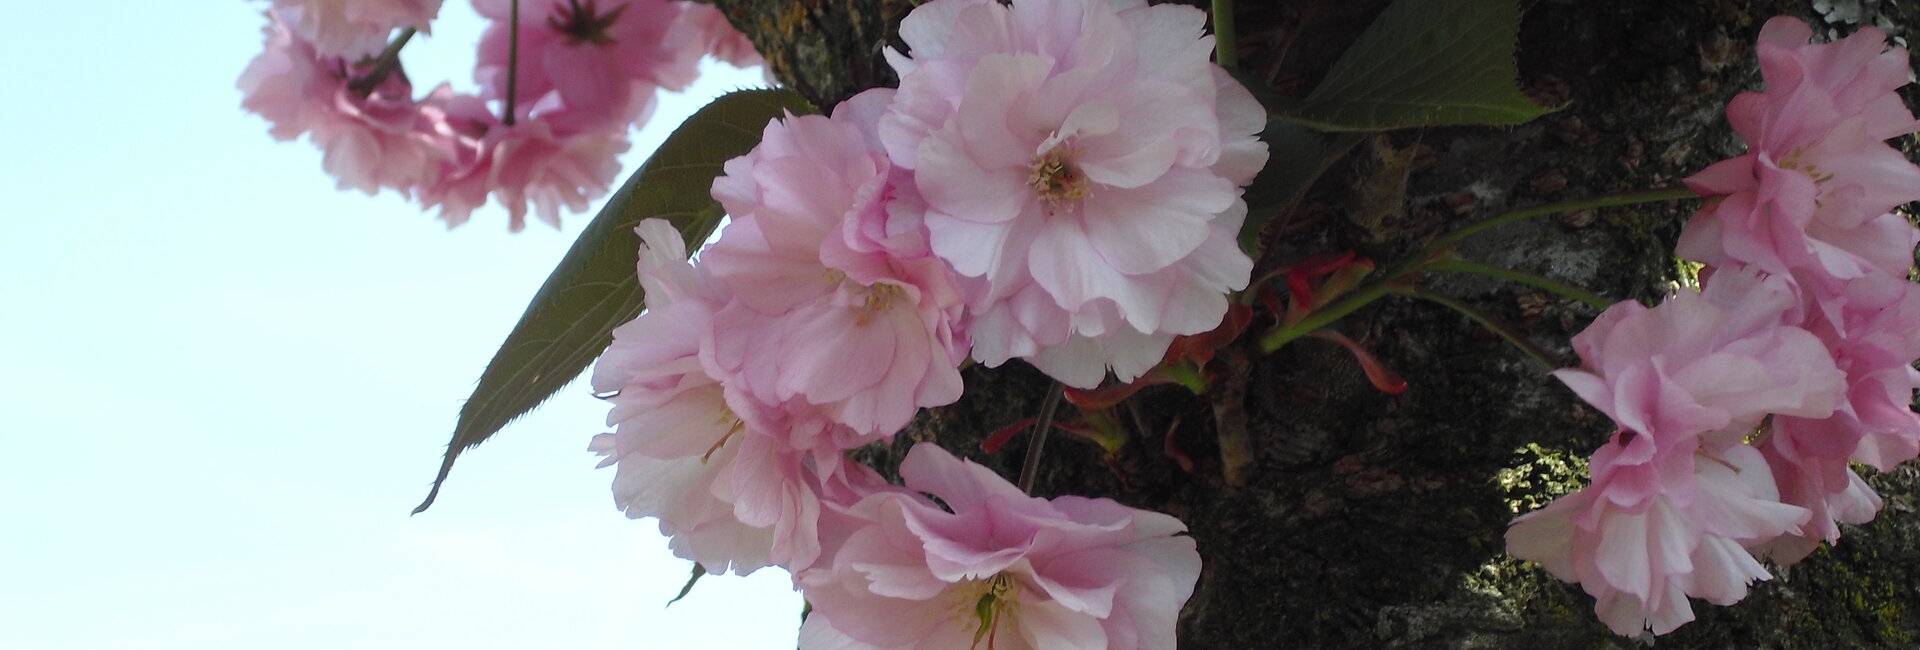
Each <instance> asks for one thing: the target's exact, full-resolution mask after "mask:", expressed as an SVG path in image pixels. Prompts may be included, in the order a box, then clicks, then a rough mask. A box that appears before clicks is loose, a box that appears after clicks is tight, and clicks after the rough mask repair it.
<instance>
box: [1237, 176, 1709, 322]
mask: <svg viewBox="0 0 1920 650" xmlns="http://www.w3.org/2000/svg"><path fill="white" fill-rule="evenodd" d="M1694 196H1697V195H1696V194H1694V193H1693V190H1689V189H1687V188H1684V187H1665V188H1659V189H1652V190H1643V191H1639V192H1626V193H1622V194H1606V195H1602V196H1595V197H1589V198H1584V199H1575V200H1572V201H1562V202H1559V203H1548V204H1546V205H1538V206H1533V207H1530V208H1521V209H1519V210H1514V211H1511V212H1507V213H1504V214H1500V215H1498V216H1494V217H1491V218H1488V219H1486V220H1483V221H1478V222H1475V223H1473V224H1470V225H1468V226H1467V227H1465V228H1461V229H1459V230H1456V231H1453V232H1450V233H1447V234H1445V235H1441V236H1440V237H1437V238H1435V239H1434V240H1433V241H1432V242H1430V243H1428V244H1427V245H1426V247H1425V248H1422V249H1420V252H1418V253H1415V254H1414V255H1413V257H1411V258H1408V259H1407V261H1405V262H1401V263H1400V265H1399V266H1395V267H1394V268H1393V269H1392V270H1389V271H1387V272H1386V274H1385V275H1383V276H1381V278H1380V279H1379V280H1377V281H1375V282H1373V283H1371V284H1368V285H1365V286H1362V287H1360V288H1358V289H1355V290H1354V291H1353V293H1350V294H1347V295H1346V296H1345V297H1343V298H1341V299H1339V300H1336V301H1334V302H1333V303H1331V304H1328V305H1326V306H1324V307H1321V308H1319V309H1315V310H1314V311H1313V313H1311V314H1308V315H1307V317H1306V318H1303V319H1301V320H1300V322H1298V323H1294V324H1293V325H1288V326H1285V327H1281V328H1279V329H1276V330H1274V331H1273V332H1271V333H1269V334H1267V335H1266V337H1264V338H1262V339H1260V349H1261V350H1264V351H1266V352H1273V351H1274V350H1278V349H1280V347H1281V346H1283V345H1286V344H1287V343H1290V342H1292V341H1293V340H1294V339H1297V338H1300V337H1302V336H1306V335H1307V333H1309V332H1312V331H1314V330H1317V329H1320V328H1322V327H1326V326H1328V325H1331V324H1333V322H1334V321H1336V320H1339V319H1340V318H1341V317H1344V316H1346V315H1347V314H1351V313H1353V312H1354V311H1356V310H1358V309H1360V308H1361V307H1365V306H1367V305H1368V304H1369V303H1372V302H1373V301H1375V300H1379V299H1380V297H1381V296H1385V295H1387V294H1388V293H1392V292H1399V293H1406V292H1407V289H1403V288H1401V287H1403V286H1405V285H1407V284H1408V283H1407V281H1406V278H1407V276H1409V275H1412V274H1414V273H1417V272H1419V271H1422V270H1426V269H1429V268H1434V265H1436V264H1444V263H1446V262H1447V260H1448V259H1449V258H1448V257H1445V256H1444V254H1445V253H1446V252H1447V250H1448V249H1450V248H1452V247H1453V246H1454V245H1455V244H1458V243H1460V241H1461V240H1463V239H1466V238H1467V237H1471V236H1473V235H1474V234H1475V233H1479V232H1481V231H1483V230H1486V229H1488V228H1493V227H1495V226H1500V225H1503V224H1507V223H1511V222H1514V221H1519V220H1521V219H1526V218H1528V217H1537V216H1540V215H1546V214H1555V213H1560V212H1569V211H1573V210H1585V209H1588V208H1604V207H1613V206H1621V205H1632V204H1635V203H1652V202H1657V201H1675V200H1680V199H1686V198H1692V197H1694ZM1462 264H1470V263H1466V262H1462ZM1480 268H1484V269H1494V268H1495V267H1479V268H1476V269H1475V270H1474V271H1467V270H1466V269H1465V268H1454V269H1447V270H1455V271H1463V272H1479V269H1480ZM1497 270H1499V271H1501V272H1504V273H1511V274H1515V275H1521V274H1518V273H1517V272H1511V271H1506V270H1505V269H1497ZM1497 277H1507V276H1504V275H1503V276H1497ZM1528 277H1531V276H1528ZM1508 279H1511V280H1515V281H1521V282H1524V281H1525V280H1521V279H1520V278H1519V277H1508ZM1542 282H1545V280H1542ZM1529 284H1531V283H1529ZM1535 286H1542V285H1537V284H1536V285H1535ZM1556 286H1558V285H1556ZM1542 288H1547V287H1545V286H1542ZM1566 288H1567V289H1569V290H1574V291H1578V290H1577V289H1572V288H1571V287H1566ZM1582 293H1584V292H1582ZM1587 298H1591V299H1599V298H1598V297H1597V296H1592V295H1591V294H1589V295H1588V296H1587ZM1587 298H1583V299H1582V300H1587ZM1589 303H1590V304H1592V302H1591V300H1589ZM1606 304H1611V303H1608V302H1606V301H1604V300H1603V301H1602V303H1601V304H1598V305H1597V306H1599V307H1601V308H1602V309H1604V308H1605V307H1606ZM1462 306H1464V305H1462ZM1489 329H1492V327H1491V326H1490V327H1489ZM1496 331H1497V330H1496Z"/></svg>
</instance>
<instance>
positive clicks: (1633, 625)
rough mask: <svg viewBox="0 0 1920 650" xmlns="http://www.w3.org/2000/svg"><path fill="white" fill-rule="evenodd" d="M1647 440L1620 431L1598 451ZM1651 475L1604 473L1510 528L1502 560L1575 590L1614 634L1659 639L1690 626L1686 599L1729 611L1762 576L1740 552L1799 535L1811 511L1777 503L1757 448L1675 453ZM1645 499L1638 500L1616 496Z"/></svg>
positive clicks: (1645, 449) (1643, 446)
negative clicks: (1529, 564)
mask: <svg viewBox="0 0 1920 650" xmlns="http://www.w3.org/2000/svg"><path fill="white" fill-rule="evenodd" d="M1647 438H1648V436H1641V435H1637V434H1634V433H1633V432H1631V431H1627V430H1623V431H1621V432H1620V433H1618V434H1615V436H1614V439H1613V440H1612V441H1611V442H1609V443H1608V445H1607V447H1606V448H1604V449H1603V450H1602V451H1603V453H1604V452H1605V451H1607V450H1608V449H1612V448H1615V447H1620V448H1622V450H1621V451H1620V452H1619V454H1620V455H1623V456H1624V455H1634V454H1644V453H1649V452H1650V451H1651V449H1650V448H1651V447H1652V446H1654V443H1652V442H1649V441H1647ZM1673 451H1674V453H1672V454H1671V455H1670V456H1669V457H1670V458H1671V459H1673V460H1674V461H1677V462H1669V463H1664V464H1665V465H1667V466H1666V467H1663V468H1661V471H1660V472H1657V473H1607V472H1604V471H1603V469H1602V467H1601V462H1602V461H1601V456H1599V455H1596V457H1595V459H1594V463H1595V470H1594V471H1595V474H1594V484H1593V485H1592V486H1590V487H1588V488H1586V489H1583V490H1580V491H1579V492H1575V493H1573V494H1570V495H1567V496H1564V497H1561V498H1559V499H1557V500H1555V501H1554V502H1553V503H1551V504H1548V505H1547V507H1545V508H1542V509H1540V510H1538V511H1535V512H1531V513H1527V514H1526V515H1522V516H1521V517H1520V518H1518V519H1515V520H1514V522H1513V527H1512V528H1510V529H1508V531H1507V551H1508V552H1509V553H1512V554H1513V556H1514V557H1517V558H1520V559H1523V560H1532V561H1535V562H1539V563H1540V564H1541V565H1542V566H1543V567H1545V568H1546V569H1547V571H1549V572H1551V573H1553V575H1554V576H1556V577H1558V578H1560V579H1562V580H1566V581H1569V582H1578V583H1580V586H1581V587H1582V588H1583V589H1585V590H1586V592H1587V593H1588V594H1591V595H1593V597H1594V599H1595V603H1594V612H1595V613H1596V614H1598V615H1599V616H1600V620H1601V621H1602V622H1604V623H1606V624H1607V627H1608V628H1611V629H1612V630H1613V631H1614V632H1615V633H1617V634H1621V635H1625V636H1637V635H1639V634H1640V632H1641V631H1642V630H1647V629H1651V630H1653V633H1654V634H1666V633H1667V632H1671V631H1673V630H1674V628H1677V627H1679V626H1680V625H1681V624H1683V623H1686V622H1687V621H1691V620H1693V608H1692V607H1690V606H1689V605H1688V604H1687V598H1688V597H1689V596H1692V597H1696V598H1702V599H1705V600H1707V601H1708V602H1712V603H1714V604H1717V605H1731V604H1733V603H1735V602H1737V601H1739V600H1740V599H1741V598H1743V597H1745V596H1746V593H1747V585H1749V584H1751V583H1752V582H1754V581H1756V580H1766V579H1768V578H1769V577H1770V576H1769V575H1768V573H1767V571H1766V568H1765V567H1762V566H1761V565H1760V563H1759V562H1758V561H1757V560H1755V559H1754V557H1753V555H1752V554H1751V553H1750V552H1749V551H1748V550H1747V547H1750V546H1755V545H1758V544H1760V543H1762V542H1765V541H1766V540H1770V539H1773V538H1775V537H1777V536H1779V535H1781V534H1783V533H1788V532H1796V531H1797V530H1798V529H1797V528H1796V526H1798V524H1799V523H1800V522H1802V521H1804V520H1805V519H1806V518H1807V511H1806V510H1804V509H1802V508H1798V507H1795V506H1790V505H1785V504H1782V503H1780V502H1779V495H1778V493H1777V491H1776V490H1775V487H1774V484H1773V478H1772V476H1771V475H1770V474H1769V472H1768V469H1767V465H1766V461H1765V460H1764V459H1762V458H1761V457H1760V453H1759V451H1758V450H1755V449H1754V448H1752V447H1748V446H1745V445H1738V444H1736V445H1731V446H1728V447H1726V448H1724V449H1722V450H1720V451H1719V452H1718V453H1709V452H1707V451H1704V450H1691V451H1689V450H1682V449H1676V450H1673ZM1621 492H1626V493H1631V494H1634V495H1645V496H1642V497H1640V498H1638V499H1636V500H1634V501H1625V500H1622V499H1620V498H1618V493H1621Z"/></svg>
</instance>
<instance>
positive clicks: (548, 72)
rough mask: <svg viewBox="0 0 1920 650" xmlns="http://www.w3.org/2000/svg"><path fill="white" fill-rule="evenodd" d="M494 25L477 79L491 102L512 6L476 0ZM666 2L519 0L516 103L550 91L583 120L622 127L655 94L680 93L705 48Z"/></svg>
mask: <svg viewBox="0 0 1920 650" xmlns="http://www.w3.org/2000/svg"><path fill="white" fill-rule="evenodd" d="M474 8H475V9H477V10H478V11H479V12H480V14H481V15H482V16H485V17H487V18H489V19H491V20H492V21H493V23H492V25H491V26H490V27H488V29H487V32H486V34H484V35H483V36H482V37H481V39H480V54H479V64H478V67H477V68H476V69H475V72H474V74H475V77H476V78H477V79H478V80H479V81H480V84H481V86H482V87H483V88H484V89H485V93H484V96H485V97H486V98H487V99H489V100H499V99H504V98H505V97H506V94H507V64H508V62H509V60H510V56H509V54H510V50H511V47H510V46H511V45H512V42H511V38H510V36H511V34H510V32H511V29H510V25H511V21H510V18H511V14H512V10H511V3H510V2H509V1H508V0H477V1H476V2H475V3H474ZM682 10H683V3H679V2H669V1H667V0H624V1H621V0H523V1H522V2H521V3H520V30H519V31H520V42H519V47H520V50H519V52H520V69H519V76H518V78H517V79H516V80H515V87H514V90H515V98H514V100H515V102H516V103H518V104H519V105H521V106H532V105H535V104H537V103H540V102H542V101H543V100H546V99H547V97H548V94H549V93H552V94H554V95H556V96H557V97H558V99H559V103H560V104H562V105H564V106H565V107H567V108H568V109H570V110H571V111H574V112H575V113H576V114H577V115H579V116H582V118H583V119H585V118H586V117H588V116H591V117H592V118H596V119H599V120H605V121H607V122H618V123H620V128H625V124H627V123H630V122H635V121H641V120H644V117H645V116H646V115H647V114H649V113H650V112H651V111H652V107H653V103H654V94H655V93H654V91H655V90H656V89H659V88H665V89H668V90H679V89H682V88H685V87H686V86H687V84H690V83H692V82H693V79H694V77H696V76H697V75H698V74H699V67H698V66H699V62H700V56H701V54H703V53H704V48H705V47H706V45H707V43H706V41H705V40H703V35H702V33H701V30H700V28H699V27H698V26H696V25H693V24H690V23H686V22H684V21H682V20H681V12H682Z"/></svg>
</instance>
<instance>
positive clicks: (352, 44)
mask: <svg viewBox="0 0 1920 650" xmlns="http://www.w3.org/2000/svg"><path fill="white" fill-rule="evenodd" d="M440 3H441V0H272V4H273V11H274V13H277V14H279V15H280V17H281V18H282V19H284V20H285V21H286V22H287V23H288V25H289V26H290V27H291V28H292V29H293V31H294V32H296V33H298V34H300V38H301V39H302V40H305V41H307V42H309V43H312V44H313V46H314V48H315V49H316V50H318V51H319V52H320V54H321V55H322V56H328V57H342V58H345V59H347V60H348V61H349V62H358V60H359V59H361V58H364V57H370V56H373V55H374V54H375V53H378V52H379V51H380V49H381V48H382V47H384V46H385V45H386V44H387V38H388V36H390V35H391V34H392V33H393V30H395V29H400V28H406V27H412V28H415V29H418V30H420V31H421V32H422V33H425V32H427V31H429V30H428V26H429V24H430V23H432V22H433V18H434V16H436V15H439V13H440Z"/></svg>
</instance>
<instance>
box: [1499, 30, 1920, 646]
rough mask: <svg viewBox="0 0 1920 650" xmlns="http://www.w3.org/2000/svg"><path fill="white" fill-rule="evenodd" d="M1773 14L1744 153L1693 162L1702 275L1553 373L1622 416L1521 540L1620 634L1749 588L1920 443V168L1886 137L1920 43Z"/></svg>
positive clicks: (1695, 236)
mask: <svg viewBox="0 0 1920 650" xmlns="http://www.w3.org/2000/svg"><path fill="white" fill-rule="evenodd" d="M1811 36H1812V30H1810V29H1809V28H1808V27H1807V26H1806V25H1805V24H1804V23H1801V22H1800V21H1798V20H1795V19H1792V18H1775V19H1773V20H1772V21H1769V22H1768V23H1767V24H1766V26H1765V27H1764V28H1763V29H1762V30H1761V33H1760V37H1759V41H1758V51H1759V59H1760V68H1761V72H1762V75H1763V76H1764V78H1765V83H1766V91H1765V92H1763V93H1746V94H1742V95H1740V96H1739V97H1737V98H1735V99H1734V100H1733V102H1732V103H1731V104H1730V105H1729V106H1728V109H1727V115H1728V119H1729V121H1730V122H1731V124H1732V126H1733V128H1734V130H1735V131H1736V132H1737V133H1739V135H1740V136H1741V137H1742V138H1744V139H1745V141H1746V142H1747V144H1748V146H1749V152H1748V153H1746V154H1744V155H1742V156H1739V157H1736V158H1733V159H1730V160H1725V161H1721V162H1719V163H1716V164H1714V165H1713V166H1711V167H1708V168H1707V169H1705V170H1703V171H1701V172H1700V173H1699V174H1697V175H1695V176H1694V177H1692V178H1690V179H1688V181H1687V182H1688V185H1689V186H1690V187H1691V188H1693V189H1694V190H1695V191H1696V192H1698V193H1700V194H1701V195H1702V196H1703V197H1706V199H1707V202H1706V204H1705V206H1704V207H1703V208H1701V210H1700V211H1699V212H1698V213H1697V214H1696V215H1695V216H1694V217H1693V218H1692V219H1691V220H1690V221H1689V222H1688V223H1687V225H1686V227H1685V229H1684V230H1683V232H1682V234H1681V238H1680V242H1679V245H1678V249H1677V252H1678V253H1679V255H1680V256H1681V257H1684V258H1687V259H1692V260H1696V261H1698V262H1702V263H1704V264H1705V265H1706V266H1705V268H1703V269H1702V271H1701V274H1700V275H1701V278H1702V286H1701V287H1700V288H1698V289H1697V290H1694V289H1681V290H1680V291H1679V292H1678V293H1676V294H1674V295H1672V296H1670V297H1669V298H1668V299H1667V300H1666V301H1665V302H1664V303H1662V304H1661V305H1659V306H1657V307H1653V308H1647V307H1644V306H1642V305H1640V304H1638V303H1632V302H1626V303H1620V304H1616V305H1614V306H1613V307H1612V308H1609V309H1608V310H1607V311H1606V312H1605V313H1603V314H1601V315H1600V317H1599V318H1598V319H1597V320H1595V321H1594V323H1593V324H1592V325H1591V326H1590V327H1588V329H1587V330H1586V331H1584V332H1581V333H1580V334H1579V335H1578V336H1576V337H1574V349H1575V350H1576V351H1577V352H1578V353H1579V355H1580V358H1581V360H1582V361H1583V365H1582V367H1580V368H1577V369H1565V370H1560V371H1558V372H1556V373H1555V375H1556V376H1557V377H1558V378H1559V379H1560V380H1561V381H1562V382H1564V383H1566V385H1567V386H1568V387H1570V388H1572V389H1573V390H1574V392H1576V393H1578V394H1579V395H1580V397H1581V398H1582V399H1584V400H1586V401H1587V402H1589V403H1591V404H1593V405H1594V406H1595V407H1596V408H1598V409H1599V410H1601V411H1602V412H1604V413H1606V414H1607V415H1608V416H1609V417H1611V418H1612V419H1613V421H1614V423H1615V424H1617V425H1618V426H1619V430H1618V431H1617V432H1616V433H1614V434H1613V437H1612V438H1611V439H1610V440H1609V442H1608V443H1607V444H1606V445H1605V446H1603V447H1601V448H1600V450H1599V451H1597V452H1595V453H1594V455H1593V458H1592V463H1591V468H1592V475H1593V483H1592V484H1591V485H1590V486H1589V487H1587V488H1586V489H1583V490H1581V491H1579V492H1576V493H1574V494H1571V495H1568V496H1565V497H1562V498H1561V499H1559V500H1556V501H1554V502H1553V503H1551V504H1549V505H1548V506H1547V507H1545V508H1543V509H1541V510H1539V511H1536V512H1533V513H1529V514H1527V515H1524V516H1522V517H1520V518H1518V519H1516V520H1515V521H1514V524H1513V526H1512V528H1511V529H1510V530H1509V531H1508V533H1507V543H1508V548H1509V550H1510V551H1511V552H1512V553H1513V555H1514V556H1516V557H1519V558H1522V559H1528V560H1535V561H1538V562H1540V563H1541V564H1542V565H1544V566H1545V567H1546V569H1547V570H1548V571H1550V572H1552V573H1553V574H1554V575H1556V576H1558V577H1560V578H1561V579H1564V580H1568V581H1575V582H1579V583H1580V584H1581V586H1582V587H1584V588H1585V590H1586V591H1587V592H1588V593H1589V594H1592V595H1593V596H1594V598H1595V599H1596V603H1595V611H1596V612H1597V613H1598V614H1599V616H1600V618H1601V620H1603V621H1604V622H1605V623H1606V624H1607V625H1608V626H1609V627H1610V628H1612V629H1613V630H1614V631H1615V632H1617V633H1620V634H1623V635H1636V634H1640V633H1642V631H1643V630H1649V629H1650V630H1652V631H1653V633H1655V634H1664V633H1666V632H1669V631H1671V630H1673V629H1674V628H1676V627H1678V626H1679V625H1681V624H1683V623H1686V622H1687V621H1690V620H1693V611H1692V609H1691V607H1690V606H1689V604H1688V598H1689V597H1692V598H1701V599H1704V600H1706V601H1708V602H1711V603H1714V604H1718V605H1728V604H1732V603H1733V602H1735V601H1738V600H1740V599H1741V598H1742V597H1744V596H1745V595H1746V593H1747V587H1748V585H1749V584H1751V583H1752V582H1753V581H1756V580H1766V579H1768V577H1769V574H1768V572H1767V569H1766V568H1765V567H1764V566H1762V565H1761V564H1760V561H1759V560H1760V559H1771V560H1773V561H1774V562H1777V563H1780V564H1791V563H1793V562H1797V561H1799V560H1801V559H1802V558H1805V557H1806V556H1807V555H1808V554H1809V553H1811V552H1812V551H1813V550H1814V549H1815V548H1817V547H1818V545H1819V544H1820V543H1821V542H1829V543H1830V542H1834V541H1837V540H1838V539H1839V537H1840V528H1839V524H1842V523H1847V524H1859V523H1864V522H1866V521H1868V520H1870V519H1872V518H1873V516H1874V514H1875V512H1876V511H1878V510H1879V508H1880V505H1881V503H1880V499H1879V497H1878V496H1877V495H1876V494H1875V493H1874V492H1873V490H1872V489H1871V488H1870V487H1869V486H1868V485H1867V484H1866V483H1865V481H1863V480H1862V479H1861V478H1860V476H1859V475H1857V474H1855V473H1854V471H1853V470H1852V469H1851V468H1850V466H1849V464H1850V463H1864V464H1867V465H1871V466H1874V467H1877V468H1880V469H1881V470H1887V469H1891V468H1892V467H1893V466H1894V465H1896V464H1898V463H1901V462H1903V461H1906V460H1908V459H1911V458H1913V457H1914V456H1915V455H1916V453H1920V416H1916V415H1915V413H1914V412H1913V411H1912V409H1911V406H1910V405H1911V401H1912V399H1913V391H1914V389H1915V388H1916V386H1920V374H1917V373H1916V372H1915V371H1914V370H1913V368H1912V365H1911V364H1912V363H1913V362H1914V360H1915V359H1916V358H1920V287H1916V285H1914V284H1913V283H1911V282H1909V281H1908V272H1909V270H1910V269H1911V268H1912V266H1913V251H1914V246H1915V244H1916V242H1920V230H1916V229H1915V228H1914V227H1913V226H1912V225H1911V224H1909V223H1908V221H1907V220H1906V218H1905V217H1903V216H1901V215H1899V214H1895V213H1893V209H1894V208H1895V207H1896V206H1899V205H1901V204H1903V203H1906V202H1909V201H1913V200H1916V199H1920V167H1915V166H1914V165H1913V164H1911V163H1909V162H1908V161H1907V159H1906V158H1905V156H1903V155H1902V154H1901V153H1900V152H1899V151H1897V150H1895V149H1894V148H1893V147H1891V146H1889V145H1887V144H1886V142H1885V140H1887V139H1888V138H1892V137H1895V136H1900V135H1903V134H1907V133H1910V132H1913V131H1914V130H1916V128H1920V122H1916V121H1915V119H1914V117H1913V115H1912V114H1911V113H1910V112H1909V111H1908V110H1907V108H1906V106H1905V104H1904V103H1903V102H1902V101H1901V99H1900V97H1899V96H1898V95H1896V94H1895V92H1894V90H1895V89H1896V88H1898V87H1900V86H1902V85H1905V84H1906V83H1907V74H1908V72H1907V70H1908V64H1907V53H1906V51H1905V50H1904V49H1901V48H1891V49H1888V48H1886V46H1885V38H1886V35H1885V34H1884V33H1882V32H1881V31H1880V30H1877V29H1874V28H1871V27H1868V28H1863V29H1861V30H1860V31H1858V32H1856V33H1854V34H1853V35H1851V36H1849V37H1847V38H1846V39H1844V40H1841V41H1838V42H1834V43H1827V44H1818V45H1810V44H1808V40H1809V38H1810V37H1811Z"/></svg>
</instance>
